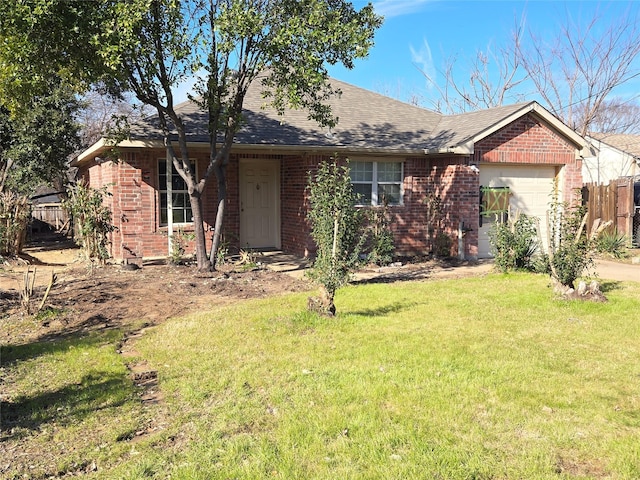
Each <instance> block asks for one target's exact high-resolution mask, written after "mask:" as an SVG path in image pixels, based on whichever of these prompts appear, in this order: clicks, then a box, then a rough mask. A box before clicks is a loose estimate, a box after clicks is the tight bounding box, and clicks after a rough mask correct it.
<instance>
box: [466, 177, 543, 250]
mask: <svg viewBox="0 0 640 480" xmlns="http://www.w3.org/2000/svg"><path fill="white" fill-rule="evenodd" d="M555 175H556V167H554V166H548V165H527V166H520V165H518V166H515V165H487V164H481V165H480V185H481V186H483V187H509V192H510V193H511V195H510V199H509V204H510V206H511V211H512V212H515V211H516V210H520V211H521V212H522V213H526V214H527V215H532V216H536V217H538V218H539V219H540V227H541V230H542V238H543V239H544V238H546V235H547V233H546V232H547V229H546V223H547V220H546V217H547V210H548V209H549V203H550V202H551V194H552V192H553V181H554V178H555ZM493 221H494V220H493V218H487V217H483V221H482V223H483V225H482V227H480V231H479V232H478V257H480V258H487V257H490V256H492V255H491V247H490V244H489V236H488V234H487V232H488V231H489V228H490V226H491V224H492V223H493Z"/></svg>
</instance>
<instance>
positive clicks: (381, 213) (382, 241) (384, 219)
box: [367, 199, 395, 266]
mask: <svg viewBox="0 0 640 480" xmlns="http://www.w3.org/2000/svg"><path fill="white" fill-rule="evenodd" d="M368 216H369V236H370V239H369V242H370V245H369V247H370V251H369V254H368V256H367V258H368V260H369V262H371V263H375V264H376V265H380V266H383V265H388V264H390V263H391V262H392V261H393V254H394V252H395V245H394V243H393V233H391V230H390V229H389V220H388V219H389V205H388V203H387V201H386V199H385V200H384V201H383V207H382V208H374V209H373V210H369V214H368Z"/></svg>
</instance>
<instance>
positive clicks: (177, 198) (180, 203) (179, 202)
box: [171, 193, 186, 208]
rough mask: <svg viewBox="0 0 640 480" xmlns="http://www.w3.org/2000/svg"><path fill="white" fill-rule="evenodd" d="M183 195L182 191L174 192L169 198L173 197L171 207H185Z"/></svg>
mask: <svg viewBox="0 0 640 480" xmlns="http://www.w3.org/2000/svg"><path fill="white" fill-rule="evenodd" d="M184 197H185V195H184V193H174V194H173V195H172V196H171V198H173V205H172V207H173V208H180V207H185V206H186V205H185V203H184V200H185V198H184Z"/></svg>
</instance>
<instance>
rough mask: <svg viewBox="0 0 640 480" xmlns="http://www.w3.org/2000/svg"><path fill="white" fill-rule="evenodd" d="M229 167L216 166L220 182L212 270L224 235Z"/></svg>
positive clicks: (214, 267) (210, 259)
mask: <svg viewBox="0 0 640 480" xmlns="http://www.w3.org/2000/svg"><path fill="white" fill-rule="evenodd" d="M226 170H227V167H226V165H216V166H215V167H214V173H215V176H216V180H217V181H218V208H217V211H216V223H215V226H214V230H213V243H212V245H211V255H210V257H209V263H210V265H211V269H212V270H215V269H216V259H217V258H216V257H217V253H218V247H220V236H221V234H222V222H223V219H224V210H225V205H226V203H227V172H226Z"/></svg>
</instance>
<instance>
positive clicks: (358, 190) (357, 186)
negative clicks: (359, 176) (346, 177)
mask: <svg viewBox="0 0 640 480" xmlns="http://www.w3.org/2000/svg"><path fill="white" fill-rule="evenodd" d="M353 192H354V193H355V194H356V196H357V197H358V205H371V185H369V184H366V183H354V184H353Z"/></svg>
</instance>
